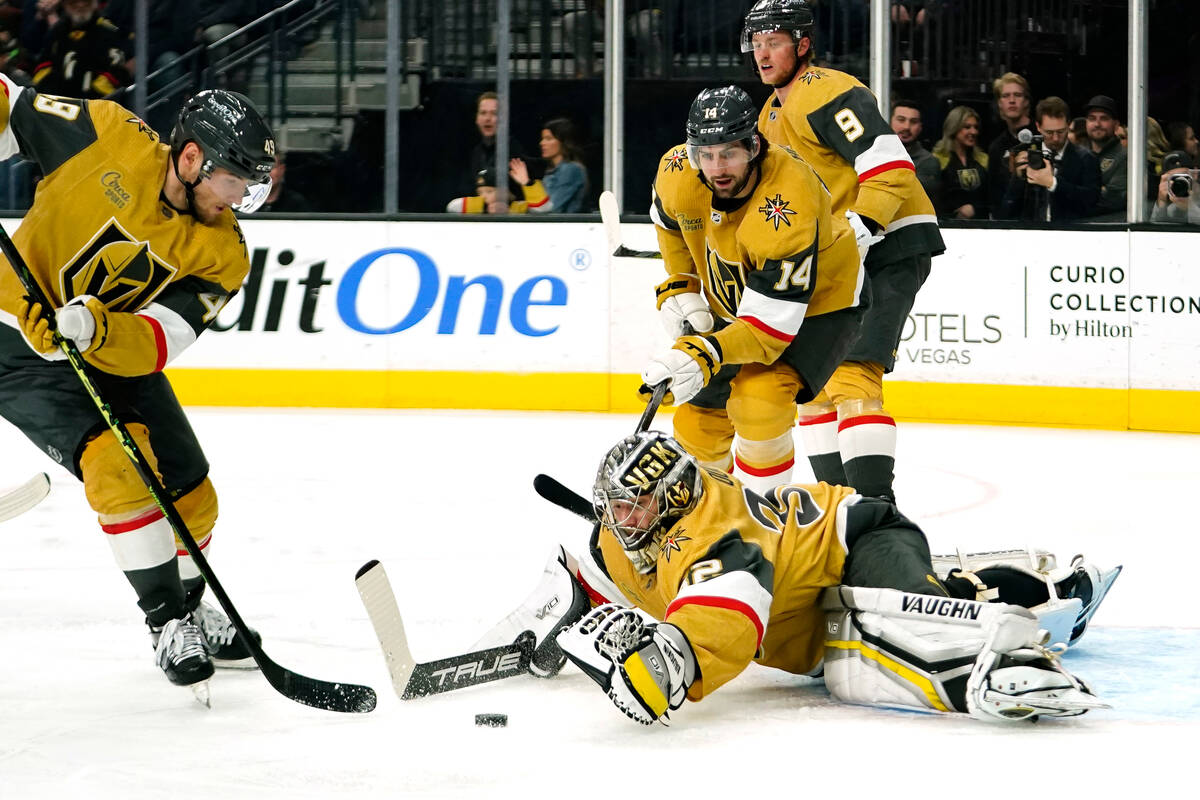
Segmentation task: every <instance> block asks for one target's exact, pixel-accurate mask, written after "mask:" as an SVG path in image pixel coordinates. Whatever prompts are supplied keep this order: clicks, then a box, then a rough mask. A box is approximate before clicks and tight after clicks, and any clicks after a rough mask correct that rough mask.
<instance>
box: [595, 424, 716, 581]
mask: <svg viewBox="0 0 1200 800" xmlns="http://www.w3.org/2000/svg"><path fill="white" fill-rule="evenodd" d="M702 493H703V484H702V483H701V480H700V464H699V462H697V461H696V459H695V458H694V457H692V456H691V455H690V454H689V453H688V452H687V451H686V450H684V449H683V447H682V446H681V445H680V444H679V442H677V441H675V440H674V439H672V438H671V437H670V436H667V435H666V434H665V433H660V432H659V431H643V432H642V433H635V434H633V435H631V436H626V437H625V438H624V439H622V440H621V441H619V442H617V443H616V444H615V445H614V446H613V447H612V448H610V449H609V451H608V453H607V454H605V456H604V460H603V461H601V462H600V469H599V470H597V471H596V481H595V483H594V484H593V485H592V503H593V505H594V507H595V510H596V518H597V519H599V520H600V522H601V524H603V525H604V526H605V527H606V528H608V529H609V530H611V531H612V532H613V534H614V535H615V536H616V537H617V541H619V542H620V543H621V547H622V548H623V549H624V551H625V555H627V556H628V557H629V560H630V561H631V562H633V565H634V568H635V569H636V570H637V571H638V572H640V573H642V574H647V573H649V572H652V571H653V570H654V567H655V565H656V564H657V563H658V556H659V554H660V553H661V552H662V545H663V540H664V539H665V537H666V534H667V531H668V530H670V529H671V526H673V525H674V524H675V523H676V522H678V521H679V519H680V518H681V517H683V516H684V515H685V514H687V513H689V512H690V511H691V510H692V509H694V508H695V507H696V503H697V501H699V499H700V495H701V494H702Z"/></svg>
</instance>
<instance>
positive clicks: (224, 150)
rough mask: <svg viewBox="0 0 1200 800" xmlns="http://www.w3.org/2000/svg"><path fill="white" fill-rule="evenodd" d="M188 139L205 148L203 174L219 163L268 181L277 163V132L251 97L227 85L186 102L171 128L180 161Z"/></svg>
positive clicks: (254, 180) (173, 150)
mask: <svg viewBox="0 0 1200 800" xmlns="http://www.w3.org/2000/svg"><path fill="white" fill-rule="evenodd" d="M188 142H195V143H196V144H197V145H199V147H200V149H201V150H202V151H203V152H204V161H203V162H202V163H201V166H200V175H201V178H207V177H210V176H211V175H212V171H213V170H214V169H215V168H217V167H222V168H224V169H227V170H229V171H230V172H232V173H233V174H234V175H237V176H238V177H239V178H244V179H246V180H249V181H250V182H251V183H256V184H257V183H264V182H266V180H267V179H268V178H269V176H270V174H271V168H272V167H274V166H275V136H274V135H273V134H272V133H271V128H270V126H269V125H267V122H266V120H264V119H263V118H262V115H261V114H259V113H258V109H256V108H255V107H254V104H253V103H252V102H250V98H248V97H246V96H245V95H243V94H239V93H237V92H230V91H227V90H225V89H205V90H204V91H202V92H198V93H196V94H195V95H193V96H192V97H191V98H189V99H188V100H187V102H185V103H184V104H183V108H182V109H180V111H179V119H178V120H177V121H176V123H175V128H174V129H173V130H172V131H171V156H172V159H173V160H174V161H175V162H176V163H178V159H179V154H180V152H182V150H183V148H184V146H185V145H186V144H187V143H188Z"/></svg>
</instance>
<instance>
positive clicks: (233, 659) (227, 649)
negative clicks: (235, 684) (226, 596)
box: [192, 600, 262, 669]
mask: <svg viewBox="0 0 1200 800" xmlns="http://www.w3.org/2000/svg"><path fill="white" fill-rule="evenodd" d="M192 617H193V618H194V619H195V621H196V623H197V625H198V626H199V628H200V635H201V636H202V637H203V638H204V646H205V647H206V648H207V649H208V654H209V655H210V656H211V657H212V663H213V666H214V667H217V668H219V669H257V668H258V664H256V663H255V661H254V658H253V657H252V656H251V655H250V648H249V647H248V646H247V645H246V641H245V640H244V639H243V638H242V636H241V634H239V633H238V631H237V628H235V627H234V626H233V623H232V622H230V621H229V617H227V616H225V614H224V613H223V612H221V610H220V609H218V608H215V607H214V606H211V605H209V604H208V603H206V602H204V601H203V600H202V601H200V604H199V605H197V606H196V609H195V610H194V611H193V612H192ZM251 633H252V634H253V635H254V641H255V643H256V644H261V643H262V637H261V636H259V635H258V631H251Z"/></svg>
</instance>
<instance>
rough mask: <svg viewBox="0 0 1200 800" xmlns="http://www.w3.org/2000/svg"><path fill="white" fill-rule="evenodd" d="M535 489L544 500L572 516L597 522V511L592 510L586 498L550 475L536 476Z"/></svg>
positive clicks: (534, 480)
mask: <svg viewBox="0 0 1200 800" xmlns="http://www.w3.org/2000/svg"><path fill="white" fill-rule="evenodd" d="M533 489H534V491H536V492H537V493H538V494H539V495H541V496H542V498H543V499H545V500H549V501H550V502H551V503H554V505H556V506H558V507H559V508H565V509H566V510H567V511H570V512H571V513H572V514H577V515H578V516H581V517H583V518H584V519H586V520H587V521H588V522H595V521H596V510H595V509H594V508H592V504H591V503H590V502H588V500H587V498H586V497H584V496H583V495H580V494H576V493H575V492H573V491H571V490H570V489H568V488H567V487H566V486H563V485H562V484H561V483H559V482H558V481H556V480H555V479H554V478H551V477H550V476H549V475H538V476H536V477H535V478H534V479H533Z"/></svg>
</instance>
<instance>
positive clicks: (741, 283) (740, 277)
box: [704, 242, 746, 319]
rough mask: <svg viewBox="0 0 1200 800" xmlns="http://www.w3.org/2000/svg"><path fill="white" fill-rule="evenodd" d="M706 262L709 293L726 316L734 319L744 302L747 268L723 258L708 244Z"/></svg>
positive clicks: (705, 249) (705, 251)
mask: <svg viewBox="0 0 1200 800" xmlns="http://www.w3.org/2000/svg"><path fill="white" fill-rule="evenodd" d="M704 261H705V268H706V269H707V270H708V288H709V293H710V294H711V295H712V298H713V300H715V301H716V302H717V303H718V304H719V305H720V306H721V309H722V310H724V311H725V316H726V317H727V318H729V319H733V318H734V317H736V316H737V309H738V305H740V304H741V302H742V290H744V289H745V288H746V268H745V267H744V266H742V264H741V263H740V262H738V261H726V260H725V259H723V258H721V256H719V255H718V254H717V253H716V251H715V250H713V249H712V247H710V246H709V244H708V242H705V244H704Z"/></svg>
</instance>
